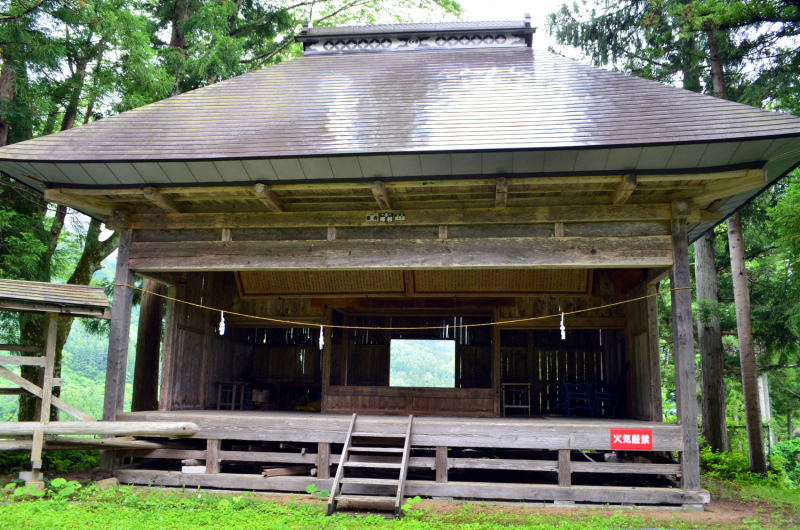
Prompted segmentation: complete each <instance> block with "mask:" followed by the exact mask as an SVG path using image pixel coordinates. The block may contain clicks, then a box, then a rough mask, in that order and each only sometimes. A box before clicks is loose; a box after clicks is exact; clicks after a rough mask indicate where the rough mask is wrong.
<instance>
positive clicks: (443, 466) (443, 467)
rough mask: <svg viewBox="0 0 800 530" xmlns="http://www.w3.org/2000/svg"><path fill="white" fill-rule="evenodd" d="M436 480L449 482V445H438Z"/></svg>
mask: <svg viewBox="0 0 800 530" xmlns="http://www.w3.org/2000/svg"><path fill="white" fill-rule="evenodd" d="M436 482H440V483H446V482H447V447H436Z"/></svg>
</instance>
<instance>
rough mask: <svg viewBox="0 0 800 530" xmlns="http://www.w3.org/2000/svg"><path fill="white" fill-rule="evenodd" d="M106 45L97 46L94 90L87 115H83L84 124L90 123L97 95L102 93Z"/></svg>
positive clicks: (92, 90)
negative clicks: (101, 72)
mask: <svg viewBox="0 0 800 530" xmlns="http://www.w3.org/2000/svg"><path fill="white" fill-rule="evenodd" d="M104 50H105V44H104V43H102V42H101V43H100V44H98V45H97V64H95V65H94V73H93V75H92V89H91V92H90V93H89V100H88V101H87V102H86V113H85V114H84V115H83V124H84V125H86V124H87V123H89V120H90V119H91V118H92V113H93V112H94V105H95V103H97V95H98V92H99V91H100V70H101V69H102V67H103V51H104Z"/></svg>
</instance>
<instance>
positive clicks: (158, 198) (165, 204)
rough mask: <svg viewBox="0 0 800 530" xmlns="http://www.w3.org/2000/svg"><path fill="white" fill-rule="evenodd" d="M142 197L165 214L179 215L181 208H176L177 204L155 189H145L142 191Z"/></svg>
mask: <svg viewBox="0 0 800 530" xmlns="http://www.w3.org/2000/svg"><path fill="white" fill-rule="evenodd" d="M142 195H144V196H145V198H147V200H148V201H150V203H151V204H153V205H155V206H158V207H159V208H161V209H162V210H164V211H165V212H169V213H181V208H180V206H178V203H176V202H175V201H174V200H173V199H172V197H170V196H169V195H167V194H165V193H162V192H161V191H159V190H157V189H156V188H145V189H143V190H142Z"/></svg>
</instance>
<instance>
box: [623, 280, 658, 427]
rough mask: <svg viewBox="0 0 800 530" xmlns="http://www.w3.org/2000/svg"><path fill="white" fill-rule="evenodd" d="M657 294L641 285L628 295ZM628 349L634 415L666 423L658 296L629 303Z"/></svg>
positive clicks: (652, 289)
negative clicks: (662, 387)
mask: <svg viewBox="0 0 800 530" xmlns="http://www.w3.org/2000/svg"><path fill="white" fill-rule="evenodd" d="M656 292H657V286H656V285H648V284H646V283H644V282H643V283H640V284H639V285H638V286H636V287H635V288H633V289H632V290H631V291H630V292H629V293H628V296H629V297H630V298H641V297H644V296H647V295H652V294H655V293H656ZM626 310H627V313H628V315H627V318H628V328H627V330H626V332H627V333H626V349H627V351H628V359H629V361H630V373H629V377H628V381H629V389H630V406H631V414H632V415H633V417H634V418H637V419H642V420H649V421H662V414H663V412H662V398H661V363H660V359H659V348H658V301H657V299H656V297H655V296H650V297H648V298H644V299H642V300H637V301H634V302H631V303H629V304H626Z"/></svg>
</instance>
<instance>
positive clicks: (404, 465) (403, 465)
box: [328, 414, 414, 517]
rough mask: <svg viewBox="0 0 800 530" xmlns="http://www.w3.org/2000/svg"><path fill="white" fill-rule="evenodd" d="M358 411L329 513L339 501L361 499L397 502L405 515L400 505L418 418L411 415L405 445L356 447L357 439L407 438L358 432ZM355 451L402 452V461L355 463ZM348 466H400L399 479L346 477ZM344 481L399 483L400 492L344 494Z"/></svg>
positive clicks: (397, 511)
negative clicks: (388, 495) (401, 446)
mask: <svg viewBox="0 0 800 530" xmlns="http://www.w3.org/2000/svg"><path fill="white" fill-rule="evenodd" d="M357 417H358V414H353V419H352V420H351V421H350V428H349V429H348V431H347V438H346V439H345V442H344V447H343V448H342V456H341V458H340V459H339V467H338V468H337V469H336V476H335V477H334V478H333V485H332V486H331V496H330V498H329V499H328V515H331V514H333V512H335V511H336V505H337V503H338V502H339V501H360V502H378V503H387V504H388V503H392V502H393V503H394V513H395V515H396V516H398V517H399V516H401V515H402V512H403V511H402V509H401V508H400V506H401V505H402V504H403V494H404V492H405V489H406V473H407V471H408V458H409V455H410V454H411V423H412V421H413V420H414V416H413V415H409V416H408V429H407V430H406V435H405V441H404V443H403V448H402V449H401V448H399V447H376V446H366V445H358V446H353V438H395V439H400V438H403V436H402V435H397V434H389V433H376V432H355V426H356V418H357ZM351 453H367V454H370V453H380V454H382V455H392V454H397V455H400V454H402V459H401V461H400V462H399V463H398V462H362V461H358V462H351V461H350V455H351ZM346 468H359V469H397V470H398V471H399V476H398V478H396V479H382V478H346V477H345V476H344V471H345V469H346ZM343 484H363V485H366V486H397V494H396V495H395V496H394V497H382V496H375V495H343V494H342V493H341V489H342V485H343Z"/></svg>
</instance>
